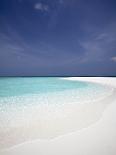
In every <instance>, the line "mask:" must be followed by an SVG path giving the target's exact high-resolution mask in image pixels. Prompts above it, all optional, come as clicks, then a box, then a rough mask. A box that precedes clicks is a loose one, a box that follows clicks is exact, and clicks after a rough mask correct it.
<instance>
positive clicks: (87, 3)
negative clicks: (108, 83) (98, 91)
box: [0, 0, 116, 76]
mask: <svg viewBox="0 0 116 155" xmlns="http://www.w3.org/2000/svg"><path fill="white" fill-rule="evenodd" d="M0 75H1V76H19V75H20V76H28V75H29V76H48V75H51V76H52V75H55V76H57V75H59V76H60V75H62V76H64V75H68V76H72V75H73V76H80V75H81V76H116V0H0Z"/></svg>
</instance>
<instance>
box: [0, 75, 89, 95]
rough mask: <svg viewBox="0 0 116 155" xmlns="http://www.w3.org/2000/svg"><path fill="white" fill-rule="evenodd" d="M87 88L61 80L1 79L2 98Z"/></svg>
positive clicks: (80, 84) (80, 83)
mask: <svg viewBox="0 0 116 155" xmlns="http://www.w3.org/2000/svg"><path fill="white" fill-rule="evenodd" d="M85 87H87V83H84V82H75V81H68V80H63V79H60V78H0V97H10V96H20V95H25V94H43V93H48V92H49V93H50V92H51V93H52V92H59V91H64V90H71V89H80V88H85Z"/></svg>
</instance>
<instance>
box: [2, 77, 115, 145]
mask: <svg viewBox="0 0 116 155" xmlns="http://www.w3.org/2000/svg"><path fill="white" fill-rule="evenodd" d="M111 94H112V89H111V88H109V87H107V86H104V85H99V84H95V83H89V82H80V81H69V80H66V79H63V78H37V77H36V78H1V79H0V139H2V140H1V142H0V148H7V147H10V146H13V145H16V144H20V143H22V142H25V141H29V140H33V139H41V138H44V139H48V138H54V137H57V136H59V135H62V134H66V133H69V132H72V131H76V130H78V129H82V128H84V127H87V126H88V125H90V124H92V123H94V122H96V121H97V120H98V119H99V118H100V116H101V114H102V112H103V110H104V108H105V107H106V106H107V104H104V103H102V101H103V100H106V101H108V99H109V96H110V95H111Z"/></svg>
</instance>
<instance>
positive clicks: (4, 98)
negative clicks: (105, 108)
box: [0, 77, 110, 112]
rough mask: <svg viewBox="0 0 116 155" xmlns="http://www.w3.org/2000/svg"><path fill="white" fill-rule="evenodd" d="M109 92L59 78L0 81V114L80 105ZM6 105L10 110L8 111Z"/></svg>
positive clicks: (95, 86) (84, 83) (93, 85)
mask: <svg viewBox="0 0 116 155" xmlns="http://www.w3.org/2000/svg"><path fill="white" fill-rule="evenodd" d="M109 92H110V90H109V89H108V88H106V87H104V86H102V85H98V84H93V83H88V82H80V81H71V80H66V79H63V78H57V77H54V78H50V77H48V78H47V77H45V78H39V77H32V78H26V77H25V78H0V112H1V111H6V108H7V110H8V111H11V106H13V107H12V108H14V107H16V108H17V109H18V108H20V107H23V106H25V107H26V108H28V107H29V106H36V105H43V104H48V105H49V104H52V105H62V104H68V103H76V104H77V103H84V102H88V101H91V100H92V101H93V100H96V99H99V98H100V97H103V96H105V95H106V94H108V93H109ZM9 106H10V108H9Z"/></svg>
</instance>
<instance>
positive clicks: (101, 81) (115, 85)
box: [2, 77, 116, 155]
mask: <svg viewBox="0 0 116 155" xmlns="http://www.w3.org/2000/svg"><path fill="white" fill-rule="evenodd" d="M66 79H67V80H79V81H88V82H94V83H99V84H104V85H107V86H110V87H113V88H114V89H115V88H116V79H112V78H99V77H95V78H93V77H91V78H90V77H71V78H70V77H69V78H66ZM113 97H114V99H115V96H113ZM106 100H107V99H106ZM102 102H103V101H102ZM108 102H109V101H108ZM104 103H106V101H104ZM102 105H104V104H102ZM99 106H101V103H100V104H99ZM97 107H98V105H97V106H96V107H95V105H94V113H95V111H96V108H97ZM92 108H93V107H92ZM102 108H103V109H104V106H103V107H102ZM103 109H102V110H103ZM83 110H85V111H87V109H83V108H82V111H83ZM98 110H101V109H99V108H98ZM92 111H93V109H91V112H92ZM105 111H107V109H106V110H105ZM88 112H90V109H89V111H88ZM84 113H85V112H84ZM100 113H101V111H100ZM102 113H103V111H102ZM88 114H89V113H87V115H85V117H84V118H83V116H81V115H80V116H81V117H82V118H83V119H84V120H83V121H85V120H86V117H87V116H88ZM103 115H104V114H103ZM91 116H92V115H90V118H91ZM99 116H100V118H99V121H101V120H102V118H103V116H102V115H99ZM74 118H75V116H74V117H73V118H72V119H71V120H73V119H74ZM67 121H68V120H67ZM78 121H79V119H78ZM99 121H98V117H97V122H94V123H95V124H94V123H93V124H91V126H90V127H89V126H87V127H85V128H83V130H81V129H80V130H78V131H70V132H68V133H65V134H63V135H60V137H59V138H54V139H50V140H45V141H44V140H43V139H40V140H35V143H36V145H39V143H41V141H44V142H45V143H46V141H47V143H51V141H54V143H55V141H57V140H58V139H59V140H60V139H62V138H63V137H65V138H66V137H68V136H69V137H70V134H72V135H73V134H74V135H75V134H79V133H81V132H83V131H86V128H87V129H88V128H89V129H91V127H94V126H96V124H99ZM52 123H53V122H52ZM73 123H74V124H75V121H74V122H73ZM74 124H73V125H74ZM73 127H74V126H73ZM115 129H116V128H115ZM77 137H78V136H77ZM79 137H80V136H79ZM37 141H38V142H37ZM33 143H34V140H33V141H32V144H33ZM30 144H31V142H24V143H23V144H18V145H16V146H13V147H12V148H9V149H8V150H6V151H5V150H4V151H3V152H2V153H3V155H9V154H8V152H9V151H10V152H12V151H13V150H15V151H16V150H17V149H18V147H19V148H20V149H21V147H24V148H26V147H28V145H30ZM40 145H41V144H40ZM38 151H39V150H38ZM24 152H25V151H24ZM12 153H13V152H12ZM62 155H63V154H62Z"/></svg>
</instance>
